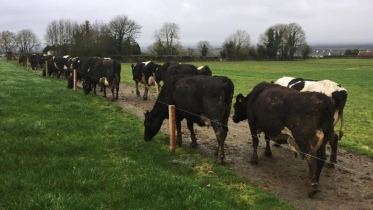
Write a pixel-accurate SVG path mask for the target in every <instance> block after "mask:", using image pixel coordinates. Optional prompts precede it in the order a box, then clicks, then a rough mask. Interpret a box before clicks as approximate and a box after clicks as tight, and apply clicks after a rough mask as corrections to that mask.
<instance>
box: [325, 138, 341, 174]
mask: <svg viewBox="0 0 373 210" xmlns="http://www.w3.org/2000/svg"><path fill="white" fill-rule="evenodd" d="M338 140H339V138H338V135H336V134H335V135H334V139H333V140H329V144H330V148H331V152H330V160H329V161H330V162H329V163H327V164H326V166H327V167H329V168H333V167H334V164H335V163H337V149H338Z"/></svg>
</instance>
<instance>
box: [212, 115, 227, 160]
mask: <svg viewBox="0 0 373 210" xmlns="http://www.w3.org/2000/svg"><path fill="white" fill-rule="evenodd" d="M212 127H213V129H214V132H215V135H216V139H217V140H218V158H220V164H224V159H225V152H224V141H225V138H226V137H227V133H228V128H227V127H226V126H224V125H222V124H220V123H215V121H214V123H213V124H212ZM219 153H220V154H219Z"/></svg>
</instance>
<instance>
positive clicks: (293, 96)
mask: <svg viewBox="0 0 373 210" xmlns="http://www.w3.org/2000/svg"><path fill="white" fill-rule="evenodd" d="M333 114H334V107H333V105H332V102H331V100H330V99H329V98H328V97H327V96H325V95H324V94H321V93H315V92H306V93H302V92H298V91H296V90H293V89H289V88H285V87H282V86H280V85H275V84H269V83H265V82H263V83H260V84H258V85H257V86H255V87H254V89H253V90H252V91H251V93H249V94H248V95H247V96H246V97H244V96H243V95H242V94H239V95H238V96H237V97H236V103H235V104H234V116H233V121H234V122H235V123H238V122H240V121H243V120H246V119H247V120H248V123H249V127H250V132H251V135H252V141H253V149H254V151H253V154H252V157H251V162H252V163H258V154H257V148H258V142H259V140H258V136H257V134H258V133H259V132H263V133H264V134H265V138H266V149H265V155H266V156H271V155H272V152H271V148H270V144H269V140H270V139H271V140H274V141H276V140H283V139H284V138H283V137H284V136H285V137H286V138H285V139H286V141H285V142H278V143H288V144H289V146H290V148H291V149H292V150H293V151H294V152H295V153H296V154H299V155H300V156H301V157H302V158H306V159H307V162H308V166H309V178H310V181H311V186H312V187H313V188H314V189H315V190H314V191H312V192H311V193H310V196H313V194H314V193H315V192H317V190H316V189H317V186H318V183H319V177H320V173H321V170H322V168H323V165H324V161H325V159H326V156H325V144H326V143H327V141H328V140H330V139H331V138H333V135H334V131H333ZM279 137H280V138H279Z"/></svg>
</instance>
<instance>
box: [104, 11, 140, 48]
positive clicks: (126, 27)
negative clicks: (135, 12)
mask: <svg viewBox="0 0 373 210" xmlns="http://www.w3.org/2000/svg"><path fill="white" fill-rule="evenodd" d="M108 27H109V30H110V33H111V35H112V37H113V38H114V40H115V41H116V43H117V46H116V47H117V50H118V53H121V52H122V46H123V40H125V39H128V38H132V39H135V38H136V37H137V36H138V35H139V34H140V29H141V26H140V25H138V24H137V23H136V22H135V21H133V20H130V19H128V17H127V16H125V15H121V16H116V17H114V18H113V19H112V20H111V21H110V22H109V25H108Z"/></svg>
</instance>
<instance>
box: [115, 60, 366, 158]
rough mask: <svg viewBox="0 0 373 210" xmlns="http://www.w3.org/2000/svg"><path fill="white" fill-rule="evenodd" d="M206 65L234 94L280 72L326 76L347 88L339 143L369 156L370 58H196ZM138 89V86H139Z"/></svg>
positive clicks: (126, 75) (126, 77)
mask: <svg viewBox="0 0 373 210" xmlns="http://www.w3.org/2000/svg"><path fill="white" fill-rule="evenodd" d="M194 64H195V65H196V66H200V65H206V64H207V65H209V66H210V68H211V69H212V71H213V74H214V75H225V76H228V77H229V78H231V79H232V81H233V83H234V85H235V95H237V94H238V93H243V94H244V95H246V94H247V93H249V91H251V88H252V87H254V86H255V85H256V84H258V83H259V82H261V81H272V80H275V79H277V78H279V77H282V76H285V75H286V76H294V77H303V78H307V79H316V80H317V79H330V80H333V81H336V82H338V83H340V84H341V85H342V86H343V87H345V88H346V89H347V90H348V93H349V95H348V99H347V104H346V107H345V111H344V116H345V120H344V121H345V126H344V127H345V136H344V137H343V139H342V140H341V141H340V145H341V147H344V148H345V149H347V150H349V151H354V152H358V153H361V154H365V155H368V156H370V157H373V140H372V136H373V130H372V127H373V106H372V104H373V97H372V92H373V86H372V84H373V60H372V59H310V60H305V61H243V62H197V63H194ZM122 69H123V71H122V81H121V82H125V83H128V84H132V85H133V81H132V75H131V67H130V63H125V64H122ZM141 91H142V90H141Z"/></svg>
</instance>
